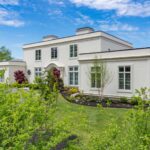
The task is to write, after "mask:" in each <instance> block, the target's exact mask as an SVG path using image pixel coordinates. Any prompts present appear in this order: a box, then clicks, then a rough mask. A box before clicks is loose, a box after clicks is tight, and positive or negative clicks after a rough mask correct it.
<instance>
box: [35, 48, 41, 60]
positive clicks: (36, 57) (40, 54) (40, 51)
mask: <svg viewBox="0 0 150 150" xmlns="http://www.w3.org/2000/svg"><path fill="white" fill-rule="evenodd" d="M37 51H40V53H41V54H40V59H36V58H37V54H36V52H37ZM35 61H37V62H38V61H42V51H41V49H37V50H35Z"/></svg>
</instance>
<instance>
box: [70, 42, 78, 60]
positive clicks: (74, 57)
mask: <svg viewBox="0 0 150 150" xmlns="http://www.w3.org/2000/svg"><path fill="white" fill-rule="evenodd" d="M75 45H76V46H77V56H74V54H75V48H74V46H75ZM71 46H73V57H71V55H70V54H71ZM69 58H70V59H77V58H78V44H70V45H69Z"/></svg>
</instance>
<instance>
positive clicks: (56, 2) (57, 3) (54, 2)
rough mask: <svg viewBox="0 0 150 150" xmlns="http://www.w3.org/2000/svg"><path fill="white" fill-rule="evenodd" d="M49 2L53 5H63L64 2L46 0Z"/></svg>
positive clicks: (61, 0) (60, 0)
mask: <svg viewBox="0 0 150 150" xmlns="http://www.w3.org/2000/svg"><path fill="white" fill-rule="evenodd" d="M48 2H49V4H55V5H60V6H64V5H65V3H64V2H63V0H48Z"/></svg>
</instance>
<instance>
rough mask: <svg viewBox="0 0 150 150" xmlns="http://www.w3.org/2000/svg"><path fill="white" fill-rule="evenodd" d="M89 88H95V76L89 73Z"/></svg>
mask: <svg viewBox="0 0 150 150" xmlns="http://www.w3.org/2000/svg"><path fill="white" fill-rule="evenodd" d="M91 87H92V88H94V87H96V82H95V74H94V73H91Z"/></svg>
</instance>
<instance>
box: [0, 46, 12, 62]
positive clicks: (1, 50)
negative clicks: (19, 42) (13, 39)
mask: <svg viewBox="0 0 150 150" xmlns="http://www.w3.org/2000/svg"><path fill="white" fill-rule="evenodd" d="M4 60H6V61H7V60H12V56H11V52H10V50H9V49H7V48H6V47H5V46H2V47H0V61H4Z"/></svg>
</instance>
